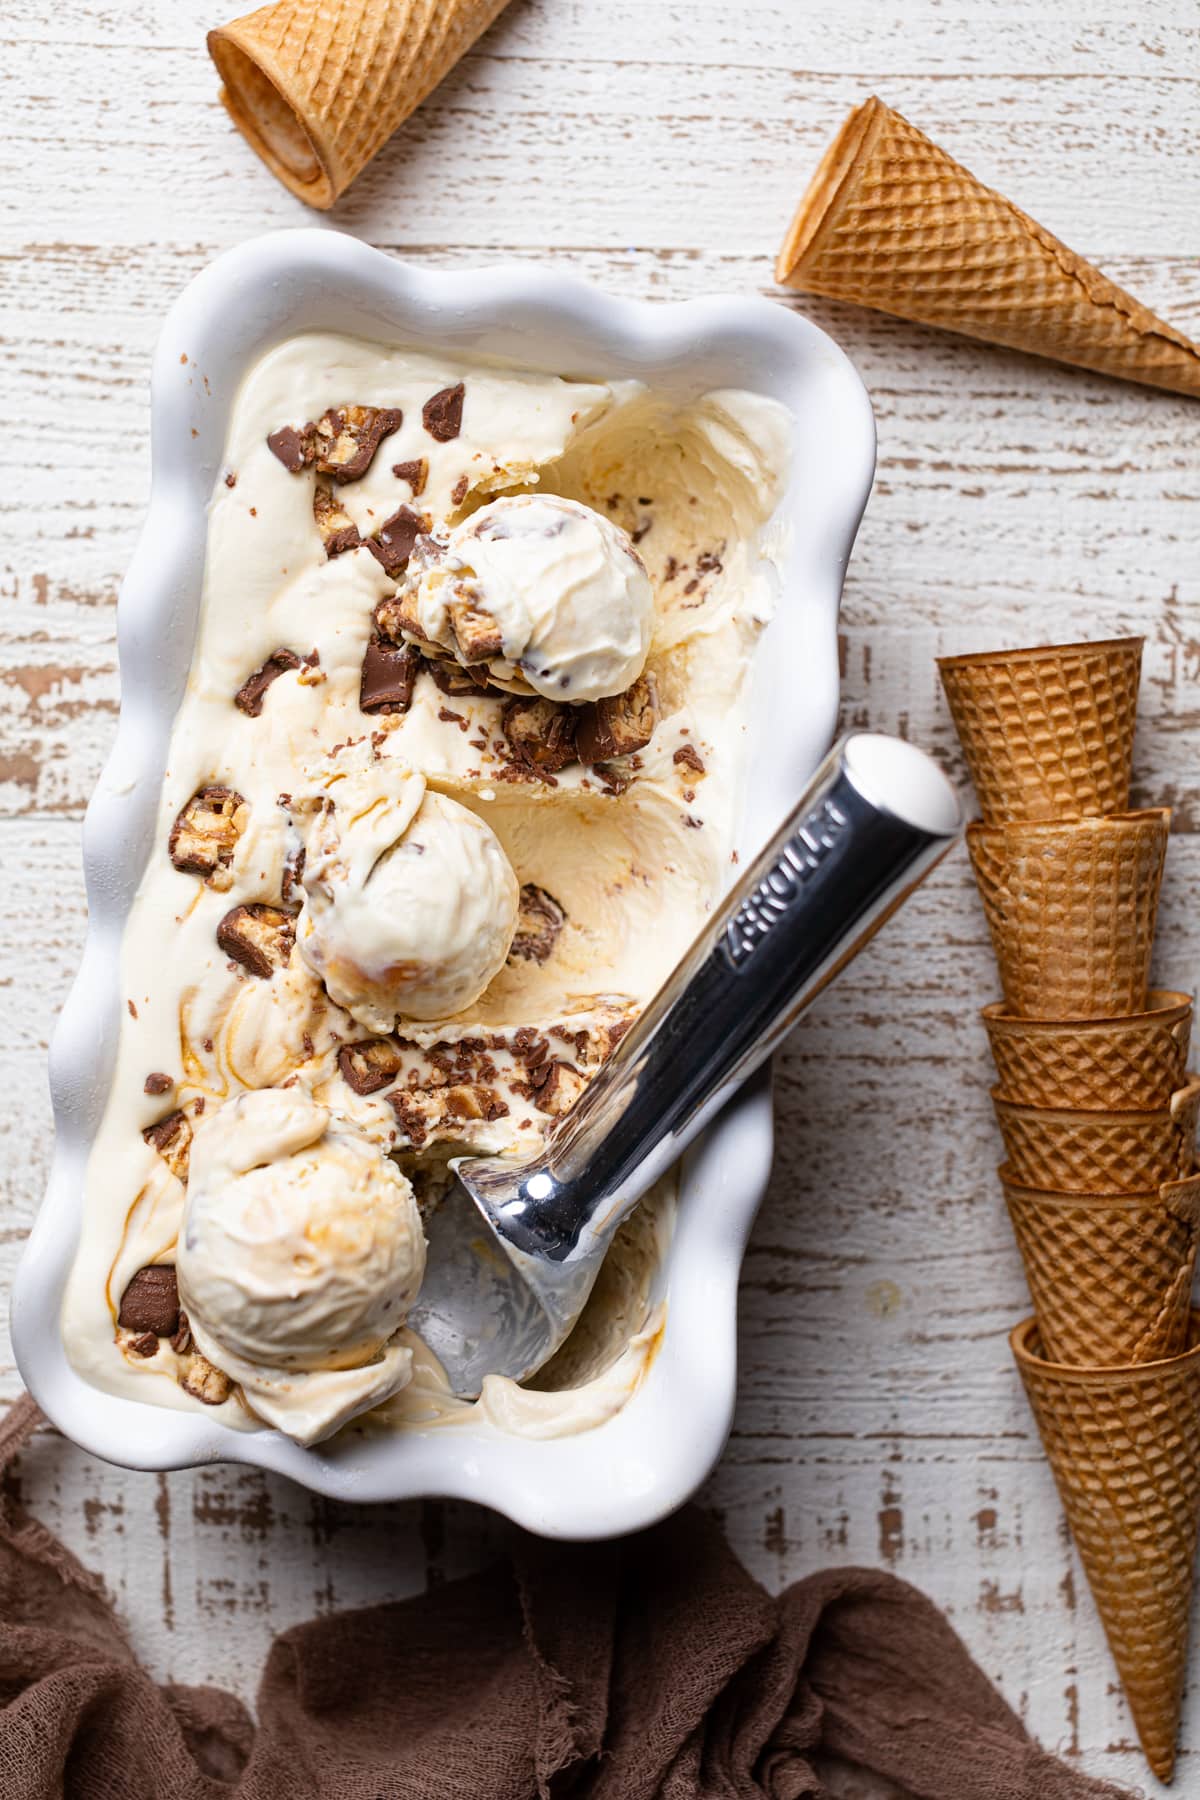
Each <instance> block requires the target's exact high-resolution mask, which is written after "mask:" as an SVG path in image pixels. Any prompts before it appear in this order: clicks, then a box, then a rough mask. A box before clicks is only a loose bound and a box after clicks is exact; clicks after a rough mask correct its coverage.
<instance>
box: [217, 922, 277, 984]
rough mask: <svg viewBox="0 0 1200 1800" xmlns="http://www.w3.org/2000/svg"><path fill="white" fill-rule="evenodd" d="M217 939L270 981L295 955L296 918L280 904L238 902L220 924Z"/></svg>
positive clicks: (239, 960)
mask: <svg viewBox="0 0 1200 1800" xmlns="http://www.w3.org/2000/svg"><path fill="white" fill-rule="evenodd" d="M217 942H218V944H220V946H221V948H222V950H223V951H224V952H225V954H226V956H229V957H232V958H233V960H234V962H235V963H240V964H241V966H242V968H243V969H246V970H248V971H249V973H250V974H251V975H258V976H261V977H262V979H263V980H264V981H268V980H269V979H270V978H271V976H272V975H273V974H274V973H275V971H276V969H282V968H283V967H285V965H286V964H287V962H288V960H289V958H290V957H291V954H292V945H293V944H294V943H295V942H296V921H295V919H294V918H293V917H292V915H291V913H285V912H280V910H279V908H278V907H277V906H263V905H253V906H235V907H233V908H232V909H231V910H230V911H229V912H227V913H226V914H225V917H224V918H223V919H222V920H221V923H220V924H219V925H218V926H217Z"/></svg>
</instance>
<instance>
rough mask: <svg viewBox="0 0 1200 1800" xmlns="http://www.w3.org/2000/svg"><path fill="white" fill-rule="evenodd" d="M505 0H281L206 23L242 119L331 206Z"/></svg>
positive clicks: (228, 101)
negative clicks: (217, 23)
mask: <svg viewBox="0 0 1200 1800" xmlns="http://www.w3.org/2000/svg"><path fill="white" fill-rule="evenodd" d="M506 4H507V0H276V4H275V5H271V6H263V7H260V8H259V10H258V11H257V12H252V13H248V14H247V15H246V17H245V18H243V19H236V20H235V21H234V23H233V24H232V25H225V26H223V27H222V28H221V29H220V30H218V31H210V32H209V34H208V48H209V53H210V55H211V56H212V59H213V61H214V62H215V63H216V65H217V70H218V73H219V74H220V76H221V80H222V81H223V83H224V87H223V88H222V91H221V98H222V100H223V101H224V103H225V106H226V108H227V110H228V112H229V115H230V117H231V118H232V120H233V122H234V124H235V125H236V126H237V128H238V130H239V131H240V132H241V133H242V135H243V136H244V137H246V138H247V139H248V140H249V142H250V143H251V144H252V145H253V147H254V149H255V150H257V152H258V154H259V155H260V156H261V157H262V159H263V161H264V162H265V163H266V164H267V167H268V168H269V169H270V170H271V171H272V172H273V173H274V174H275V175H277V176H278V177H279V179H280V181H282V182H283V183H284V185H285V186H286V187H289V188H290V189H291V190H292V192H293V193H294V194H298V195H299V197H300V198H301V200H307V201H308V203H309V205H310V206H318V207H322V208H325V207H330V206H332V205H333V203H334V201H335V200H336V199H337V197H338V195H339V194H341V193H343V192H344V191H345V190H346V188H348V187H349V185H350V183H351V182H352V181H353V180H354V178H355V176H356V175H357V174H358V173H359V171H360V170H361V169H362V168H363V167H364V166H365V165H366V164H367V163H368V162H370V160H371V158H372V157H373V156H374V155H375V154H376V152H377V151H378V150H381V149H382V148H383V146H384V144H386V143H387V141H388V139H389V138H390V137H391V135H392V133H393V132H394V131H395V130H396V128H397V126H399V125H401V124H402V123H403V121H404V120H405V119H407V117H408V115H409V113H411V112H413V111H414V110H415V109H416V108H417V107H418V106H419V105H420V104H421V102H422V100H424V99H425V97H426V95H427V94H430V93H431V92H432V91H433V89H434V88H435V87H436V86H437V85H438V83H439V81H441V80H442V79H443V78H444V77H445V76H446V75H448V74H449V72H450V70H451V69H452V68H453V67H454V65H455V63H456V62H457V61H458V60H459V58H460V57H461V56H462V55H463V54H464V53H465V52H466V51H467V50H469V49H470V47H471V45H472V44H473V43H474V42H475V40H476V38H477V37H479V36H480V35H481V33H482V32H484V31H486V30H487V28H488V26H489V25H490V24H491V23H492V21H493V20H494V19H495V18H496V17H497V16H498V15H499V14H500V13H501V12H502V11H503V9H504V7H505V5H506Z"/></svg>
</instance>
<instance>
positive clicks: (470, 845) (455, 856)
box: [289, 740, 519, 1031]
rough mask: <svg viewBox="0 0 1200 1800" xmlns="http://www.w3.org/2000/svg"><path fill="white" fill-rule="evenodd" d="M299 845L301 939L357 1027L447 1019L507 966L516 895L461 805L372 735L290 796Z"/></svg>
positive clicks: (487, 831)
mask: <svg viewBox="0 0 1200 1800" xmlns="http://www.w3.org/2000/svg"><path fill="white" fill-rule="evenodd" d="M289 804H290V806H291V808H292V817H293V820H294V821H295V822H296V824H297V826H298V829H299V831H300V834H301V836H302V838H303V840H304V873H303V878H302V879H303V886H304V892H305V903H304V908H303V910H302V912H301V914H300V919H299V922H298V926H297V933H296V941H297V943H298V945H299V947H300V950H301V953H302V954H303V956H304V959H305V961H306V962H307V963H308V964H309V967H310V968H311V969H312V970H313V971H314V973H315V974H317V975H319V976H320V977H321V979H322V980H323V981H324V983H325V986H326V989H327V990H328V992H329V994H330V996H331V997H332V998H333V999H334V1000H335V1001H336V1002H337V1003H338V1005H340V1006H344V1007H345V1008H346V1010H347V1012H349V1013H351V1014H352V1015H353V1017H354V1018H355V1019H357V1020H358V1022H359V1024H360V1025H365V1026H367V1027H368V1029H370V1030H372V1031H390V1030H391V1029H392V1028H393V1026H394V1025H395V1023H396V1021H397V1019H441V1018H449V1017H450V1016H452V1015H453V1014H454V1013H457V1012H459V1011H461V1009H462V1008H463V1007H466V1006H470V1005H471V1004H472V1003H473V1002H474V1001H476V1000H477V999H478V998H479V996H480V995H481V994H482V993H483V991H484V989H485V988H486V987H487V985H488V983H489V982H490V981H491V980H492V978H493V976H495V975H496V974H497V973H498V971H499V970H500V969H501V968H502V967H503V965H504V962H505V959H506V957H507V956H508V953H509V950H510V949H511V947H512V941H513V936H514V934H515V932H516V929H517V912H518V906H519V887H518V883H517V878H516V876H515V875H514V873H513V870H512V865H511V864H510V862H509V860H508V858H507V857H506V856H505V854H504V851H503V850H502V849H501V847H500V842H499V839H498V838H497V837H496V834H495V832H494V831H492V829H491V827H490V826H489V825H487V824H485V822H484V821H483V820H482V819H480V818H477V817H476V815H475V814H474V813H473V812H470V811H469V810H468V809H467V807H465V806H462V805H460V804H459V802H458V801H457V800H451V799H449V798H448V797H447V796H446V795H444V794H437V793H434V792H432V791H431V790H430V789H428V788H427V787H426V785H425V779H424V777H423V776H422V775H420V774H418V773H417V772H416V771H415V770H413V769H411V768H410V767H409V766H408V765H407V764H406V763H404V762H402V761H400V759H399V758H396V757H385V756H383V755H381V754H380V752H379V750H378V749H377V748H376V746H375V745H373V744H372V743H371V742H370V741H369V740H363V741H361V742H359V743H357V744H350V745H346V746H344V747H343V748H342V749H340V750H338V751H337V752H335V753H334V754H332V755H330V756H328V757H326V758H323V759H322V760H321V762H320V763H319V764H317V765H316V766H315V767H313V768H312V769H311V770H310V771H309V779H308V780H307V781H306V782H305V784H304V785H303V786H302V787H301V788H300V789H299V790H298V791H297V793H296V794H295V795H293V796H292V798H291V800H290V803H289Z"/></svg>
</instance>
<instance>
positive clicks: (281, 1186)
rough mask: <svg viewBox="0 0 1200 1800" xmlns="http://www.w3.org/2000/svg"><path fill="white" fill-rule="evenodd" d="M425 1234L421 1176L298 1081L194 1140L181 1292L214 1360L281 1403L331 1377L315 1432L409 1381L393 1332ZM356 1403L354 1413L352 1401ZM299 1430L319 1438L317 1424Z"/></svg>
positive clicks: (231, 1111) (216, 1121)
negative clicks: (315, 1379)
mask: <svg viewBox="0 0 1200 1800" xmlns="http://www.w3.org/2000/svg"><path fill="white" fill-rule="evenodd" d="M424 1270H425V1237H424V1233H423V1231H422V1228H421V1219H420V1215H419V1213H418V1211H417V1206H416V1202H415V1200H414V1198H413V1190H412V1185H411V1183H410V1182H409V1181H408V1179H407V1177H406V1176H405V1175H403V1174H402V1173H401V1172H400V1170H399V1169H398V1168H397V1167H396V1166H395V1164H394V1163H393V1162H391V1161H390V1160H389V1158H388V1157H386V1156H384V1155H382V1154H381V1153H380V1151H379V1149H378V1148H377V1147H376V1145H374V1144H373V1143H372V1142H371V1141H370V1139H369V1138H367V1137H366V1136H365V1135H364V1134H363V1133H362V1132H361V1131H359V1130H358V1129H357V1127H355V1126H353V1125H351V1124H350V1123H349V1121H347V1120H338V1119H336V1118H335V1117H334V1115H332V1114H331V1113H330V1112H329V1110H328V1109H327V1108H326V1107H323V1106H318V1105H317V1104H316V1103H315V1102H314V1101H313V1100H312V1099H311V1097H310V1096H309V1095H308V1094H307V1093H306V1092H305V1091H304V1089H303V1088H302V1087H300V1086H296V1087H291V1088H264V1089H260V1090H259V1091H258V1092H252V1093H247V1094H242V1095H240V1096H239V1097H238V1098H237V1099H235V1100H230V1101H229V1102H227V1103H226V1105H224V1106H222V1107H220V1108H217V1109H215V1110H214V1111H212V1112H210V1113H208V1114H206V1116H205V1117H204V1118H203V1119H202V1120H201V1122H200V1124H199V1125H198V1126H197V1128H196V1131H195V1133H194V1134H193V1138H192V1147H191V1162H190V1170H189V1177H188V1198H187V1206H186V1210H185V1213H184V1221H183V1230H182V1232H181V1234H180V1240H179V1246H178V1254H177V1274H178V1282H179V1297H180V1300H181V1302H182V1304H183V1306H184V1308H185V1310H186V1313H187V1319H188V1324H189V1326H190V1328H191V1332H192V1335H193V1337H194V1338H195V1340H196V1343H197V1344H198V1345H199V1347H200V1349H201V1350H202V1351H203V1353H204V1355H205V1356H206V1357H207V1358H208V1360H209V1361H210V1362H211V1363H213V1364H214V1365H215V1366H216V1367H217V1368H219V1369H223V1370H224V1371H225V1373H226V1374H228V1375H230V1376H232V1377H233V1379H234V1380H236V1381H238V1382H240V1383H241V1385H242V1388H243V1391H244V1392H245V1393H246V1395H247V1398H248V1399H249V1401H250V1404H251V1406H255V1403H256V1389H257V1388H258V1387H260V1386H261V1387H262V1389H263V1391H264V1395H265V1397H266V1399H267V1403H268V1407H270V1404H271V1400H272V1398H273V1399H274V1400H275V1401H276V1407H275V1408H274V1409H272V1410H278V1401H279V1398H280V1393H281V1391H284V1392H290V1391H297V1390H298V1391H299V1393H300V1396H301V1398H302V1399H303V1389H304V1385H305V1384H304V1382H303V1381H302V1380H297V1378H298V1377H304V1376H308V1375H313V1374H324V1375H336V1374H341V1375H344V1376H345V1377H346V1378H347V1379H346V1380H344V1381H342V1382H341V1383H339V1382H337V1381H331V1380H327V1381H325V1382H324V1383H323V1384H322V1385H323V1387H324V1390H325V1400H326V1403H325V1406H324V1409H323V1410H324V1414H325V1416H324V1418H323V1419H321V1420H320V1421H319V1422H318V1425H317V1435H324V1430H322V1429H321V1427H322V1426H324V1428H325V1429H332V1428H333V1424H331V1422H330V1421H331V1418H332V1419H334V1420H335V1422H336V1423H339V1424H340V1423H344V1421H345V1418H346V1417H348V1416H352V1414H353V1412H354V1411H358V1410H361V1406H359V1405H355V1404H354V1402H355V1401H361V1402H362V1403H363V1404H367V1405H374V1404H377V1402H378V1401H379V1400H380V1399H381V1398H384V1397H385V1394H393V1393H395V1392H396V1391H397V1390H398V1389H399V1388H400V1387H402V1386H403V1385H404V1383H405V1382H406V1381H407V1380H408V1378H409V1374H410V1370H411V1353H410V1351H409V1350H408V1349H407V1348H406V1347H403V1346H401V1345H398V1344H393V1342H392V1340H393V1339H394V1338H395V1335H396V1333H397V1332H398V1331H399V1330H400V1328H401V1326H402V1325H403V1324H404V1320H405V1318H406V1317H407V1314H408V1310H409V1308H410V1307H411V1306H412V1304H413V1302H414V1300H415V1299H416V1297H417V1293H418V1290H419V1288H420V1285H421V1278H422V1276H423V1274H424ZM347 1399H349V1401H350V1403H351V1404H350V1411H349V1412H347V1409H346V1402H347ZM295 1435H302V1436H303V1437H305V1439H306V1440H308V1441H311V1438H312V1432H311V1431H310V1430H304V1431H302V1432H300V1433H296V1434H295Z"/></svg>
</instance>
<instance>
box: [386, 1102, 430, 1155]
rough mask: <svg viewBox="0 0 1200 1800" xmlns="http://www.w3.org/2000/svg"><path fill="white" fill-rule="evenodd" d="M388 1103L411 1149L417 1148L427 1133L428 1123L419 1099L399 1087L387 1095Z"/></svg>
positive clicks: (422, 1142)
mask: <svg viewBox="0 0 1200 1800" xmlns="http://www.w3.org/2000/svg"><path fill="white" fill-rule="evenodd" d="M388 1105H389V1106H390V1107H391V1109H392V1111H393V1112H394V1113H395V1115H396V1123H397V1125H399V1127H400V1129H401V1131H402V1132H403V1133H404V1135H405V1137H406V1138H407V1139H408V1141H409V1143H410V1144H411V1145H412V1147H413V1149H414V1150H419V1149H420V1148H421V1146H422V1145H423V1144H424V1142H425V1139H426V1138H427V1137H428V1135H429V1124H428V1121H427V1119H426V1117H425V1113H424V1110H423V1108H422V1106H421V1103H420V1101H419V1100H416V1099H414V1097H413V1096H412V1095H411V1094H406V1093H405V1092H404V1091H403V1089H400V1090H397V1091H396V1092H395V1093H391V1094H389V1095H388Z"/></svg>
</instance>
